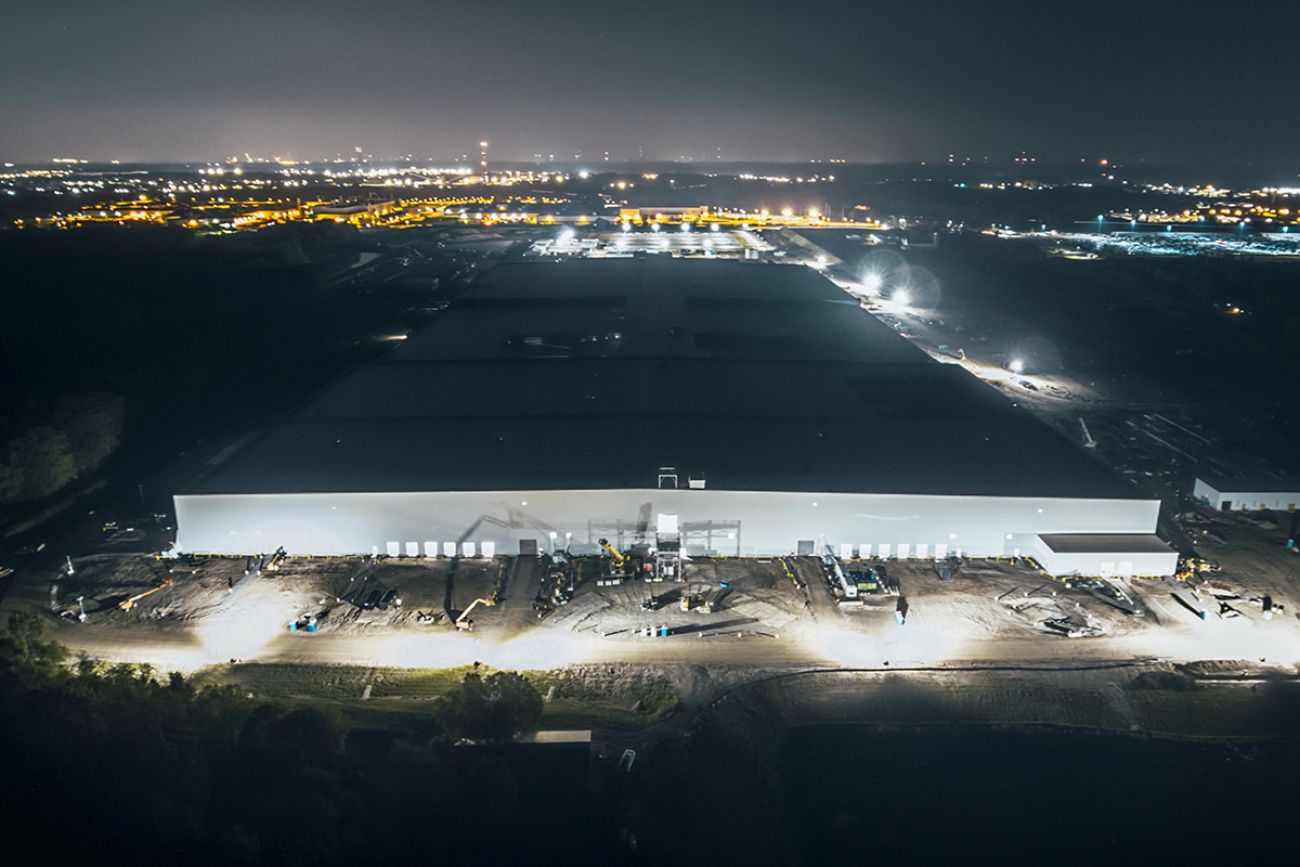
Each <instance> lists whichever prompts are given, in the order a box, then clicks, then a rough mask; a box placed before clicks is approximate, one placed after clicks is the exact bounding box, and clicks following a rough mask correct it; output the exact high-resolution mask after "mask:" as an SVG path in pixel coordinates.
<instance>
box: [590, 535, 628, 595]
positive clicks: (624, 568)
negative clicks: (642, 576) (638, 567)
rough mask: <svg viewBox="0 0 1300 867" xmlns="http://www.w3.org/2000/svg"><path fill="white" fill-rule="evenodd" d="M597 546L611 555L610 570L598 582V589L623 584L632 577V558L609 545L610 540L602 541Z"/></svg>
mask: <svg viewBox="0 0 1300 867" xmlns="http://www.w3.org/2000/svg"><path fill="white" fill-rule="evenodd" d="M597 544H599V545H600V547H601V548H603V549H604V550H605V553H606V554H608V555H609V568H608V569H607V570H606V571H605V575H604V576H602V578H601V579H600V580H598V581H597V582H596V585H597V586H598V587H609V586H614V585H618V584H622V583H623V582H624V581H625V580H626V579H627V578H629V577H631V573H632V568H631V567H632V558H631V557H629V556H628V555H627V554H624V553H623V552H622V551H620V550H618V549H617V548H615V547H614V546H613V545H611V544H609V540H608V539H600V540H598V541H597Z"/></svg>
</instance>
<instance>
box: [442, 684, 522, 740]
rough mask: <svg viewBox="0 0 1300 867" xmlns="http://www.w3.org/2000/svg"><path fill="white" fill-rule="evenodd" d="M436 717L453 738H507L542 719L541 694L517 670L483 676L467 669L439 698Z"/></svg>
mask: <svg viewBox="0 0 1300 867" xmlns="http://www.w3.org/2000/svg"><path fill="white" fill-rule="evenodd" d="M438 717H439V720H440V721H441V723H442V725H443V727H444V728H446V730H447V731H448V732H449V733H451V734H452V735H455V736H456V737H461V738H467V739H469V740H477V741H493V742H501V741H508V740H511V739H512V738H514V737H515V736H516V735H519V734H523V733H525V732H533V731H536V730H537V724H538V723H539V722H541V719H542V696H541V693H539V692H538V691H537V689H536V687H534V686H533V685H532V684H531V683H529V682H528V681H527V680H525V679H524V676H523V675H521V674H519V673H518V672H514V671H498V672H496V673H494V674H490V675H488V676H487V677H486V678H484V677H482V676H481V675H479V674H476V673H473V672H471V673H470V674H467V675H465V679H464V680H463V681H461V684H460V686H458V687H456V689H455V690H454V691H453V692H452V693H451V694H450V695H448V696H447V697H446V698H443V699H440V700H439V702H438Z"/></svg>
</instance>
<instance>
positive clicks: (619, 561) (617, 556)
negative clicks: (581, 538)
mask: <svg viewBox="0 0 1300 867" xmlns="http://www.w3.org/2000/svg"><path fill="white" fill-rule="evenodd" d="M588 538H591V537H590V536H589V537H588ZM598 542H599V544H600V547H602V548H604V549H605V550H606V551H607V552H609V556H610V557H611V558H612V559H613V560H614V568H615V569H622V568H623V567H624V566H626V565H627V561H628V560H629V559H631V558H629V557H628V556H627V555H626V554H624V553H623V552H622V551H620V550H618V549H617V548H615V547H614V546H613V545H611V544H609V540H608V539H600V540H598Z"/></svg>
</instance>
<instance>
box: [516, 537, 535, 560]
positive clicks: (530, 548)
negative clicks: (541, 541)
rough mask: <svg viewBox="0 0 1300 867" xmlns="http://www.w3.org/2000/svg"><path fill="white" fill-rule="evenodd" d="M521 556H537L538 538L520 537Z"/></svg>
mask: <svg viewBox="0 0 1300 867" xmlns="http://www.w3.org/2000/svg"><path fill="white" fill-rule="evenodd" d="M519 556H520V557H536V556H537V540H536V539H520V540H519Z"/></svg>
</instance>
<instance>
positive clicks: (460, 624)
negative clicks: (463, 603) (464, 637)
mask: <svg viewBox="0 0 1300 867" xmlns="http://www.w3.org/2000/svg"><path fill="white" fill-rule="evenodd" d="M479 605H486V606H488V607H491V606H493V605H496V601H495V600H492V599H485V598H483V597H482V596H480V597H479V598H477V599H475V600H474V601H473V602H471V603H470V604H469V607H468V608H466V609H465V610H464V611H462V612H461V613H460V616H459V617H457V618H456V628H457V629H460V630H464V631H465V632H473V631H474V621H473V620H470V619H469V613H470V612H471V611H473V610H474V609H475V607H477V606H479Z"/></svg>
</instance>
